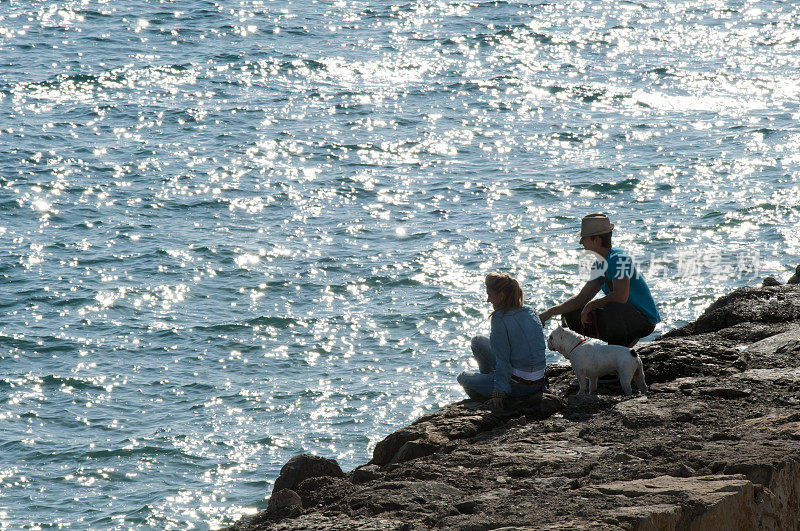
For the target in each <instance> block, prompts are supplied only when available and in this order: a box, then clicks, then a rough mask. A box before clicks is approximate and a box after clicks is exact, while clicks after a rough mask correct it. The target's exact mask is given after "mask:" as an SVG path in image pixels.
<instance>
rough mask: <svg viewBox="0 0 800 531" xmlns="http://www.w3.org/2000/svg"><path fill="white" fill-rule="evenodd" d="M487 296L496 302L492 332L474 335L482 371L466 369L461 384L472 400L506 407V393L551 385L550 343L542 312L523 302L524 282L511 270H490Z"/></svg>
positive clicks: (523, 392) (520, 393) (508, 395)
mask: <svg viewBox="0 0 800 531" xmlns="http://www.w3.org/2000/svg"><path fill="white" fill-rule="evenodd" d="M486 295H487V301H486V302H491V303H492V308H493V310H494V311H493V312H492V314H491V316H490V319H491V322H492V331H491V334H490V335H489V337H488V338H487V337H485V336H475V337H473V338H472V354H473V356H475V359H476V360H477V361H478V370H479V371H480V372H478V373H469V372H463V373H461V374H460V375H459V376H458V383H460V384H461V386H462V387H464V390H465V391H466V392H467V394H468V395H469V397H470V398H472V399H473V400H486V399H487V398H489V401H488V402H487V403H488V404H489V405H491V406H492V408H495V409H497V408H502V407H503V398H517V397H524V396H528V395H533V394H536V393H540V392H542V391H543V390H545V389H546V388H547V381H546V379H545V375H544V370H545V365H546V362H545V344H544V332H543V331H542V323H541V321H539V315H538V314H537V313H536V312H535V311H534V310H533V309H532V308H531V307H530V306H523V305H522V303H523V298H524V295H523V293H522V288H521V287H520V285H519V282H517V280H516V279H515V278H514V277H511V276H510V275H508V274H506V273H489V274H488V275H486Z"/></svg>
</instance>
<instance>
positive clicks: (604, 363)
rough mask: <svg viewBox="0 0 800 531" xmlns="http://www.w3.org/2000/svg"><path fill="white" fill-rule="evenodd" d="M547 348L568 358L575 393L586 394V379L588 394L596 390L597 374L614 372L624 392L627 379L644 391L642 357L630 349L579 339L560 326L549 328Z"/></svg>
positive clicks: (627, 392)
mask: <svg viewBox="0 0 800 531" xmlns="http://www.w3.org/2000/svg"><path fill="white" fill-rule="evenodd" d="M547 348H549V349H550V350H556V351H558V352H560V353H561V355H562V356H564V357H565V358H567V359H568V360H569V362H570V364H571V365H572V370H573V371H575V376H577V377H578V385H580V391H578V395H584V394H586V384H587V380H588V384H589V394H592V393H594V392H595V391H596V390H597V377H598V376H603V375H604V374H608V373H611V372H614V371H617V374H618V375H619V384H620V385H621V386H622V390H623V391H624V392H625V395H630V394H631V379H633V380H634V381H635V382H636V386H637V387H638V388H639V390H640V391H641V392H642V393H646V392H647V384H646V383H645V381H644V369H643V367H642V359H641V358H640V357H639V356H638V355H637V354H636V351H635V350H633V349H629V348H628V347H621V346H619V345H606V344H605V343H603V342H601V341H598V340H597V339H592V338H583V337H582V336H581V335H580V334H576V333H575V332H573V331H572V330H568V329H565V328H562V327H561V326H559V327H558V328H556V329H555V330H553V333H552V334H550V337H548V338H547Z"/></svg>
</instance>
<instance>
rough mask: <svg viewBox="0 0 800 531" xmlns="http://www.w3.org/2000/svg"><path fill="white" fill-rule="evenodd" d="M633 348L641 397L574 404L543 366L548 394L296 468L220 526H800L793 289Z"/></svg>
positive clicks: (560, 378)
mask: <svg viewBox="0 0 800 531" xmlns="http://www.w3.org/2000/svg"><path fill="white" fill-rule="evenodd" d="M637 351H638V352H639V353H640V355H641V356H642V359H643V361H644V366H645V376H646V378H647V382H648V384H649V385H650V388H651V391H650V393H649V394H648V395H647V396H634V397H632V398H625V397H623V396H621V393H620V389H619V386H618V385H607V386H601V387H600V389H599V394H598V395H597V396H595V397H589V398H586V399H583V400H580V399H577V398H576V397H575V396H574V393H575V391H576V389H574V388H572V387H571V385H570V383H571V381H572V378H573V375H572V371H571V369H570V367H569V365H565V364H556V365H551V366H550V367H549V368H548V374H549V377H550V381H551V384H552V385H551V388H552V391H553V392H552V394H550V393H546V394H544V395H543V396H541V397H538V398H535V399H532V400H528V401H518V402H515V403H511V404H508V405H507V408H506V410H505V411H503V412H501V413H493V412H492V411H490V410H488V409H486V408H485V407H484V406H482V405H481V404H478V403H475V402H471V401H467V400H465V401H463V402H459V403H456V404H453V405H451V406H448V407H446V408H444V409H442V410H440V411H438V412H436V413H433V414H431V415H427V416H425V417H422V418H420V419H418V420H417V421H415V422H414V423H413V424H411V425H410V426H408V427H406V428H403V429H401V430H398V431H397V432H395V433H393V434H391V435H389V436H388V437H387V438H386V439H384V440H383V441H381V442H380V443H379V444H378V445H377V446H376V447H375V451H374V453H373V458H372V460H371V461H370V463H368V464H366V465H364V466H361V467H359V468H357V469H356V470H354V471H352V472H350V473H347V474H344V473H342V472H341V470H339V469H338V465H335V462H331V461H330V460H321V458H309V459H310V461H309V462H310V463H311V465H309V466H312V467H315V468H314V470H313V473H309V472H308V471H307V470H306V469H305V468H303V467H299V468H298V467H297V466H294V465H298V463H299V462H298V461H297V459H298V458H297V457H296V458H293V460H292V461H294V465H293V466H292V467H290V472H291V474H292V479H291V481H290V480H289V479H284V480H281V486H282V488H281V489H277V488H276V490H275V492H274V493H273V498H274V500H270V508H268V509H267V510H266V511H264V512H262V513H260V514H258V515H256V516H255V517H251V518H245V519H242V520H241V521H239V522H237V523H236V524H235V525H234V526H232V527H231V528H230V529H232V530H242V531H243V530H248V531H252V530H258V529H284V530H289V529H424V528H431V527H440V528H447V529H462V530H482V529H497V528H503V527H505V528H513V529H528V528H529V529H540V530H541V529H550V530H555V529H664V530H670V529H704V530H705V529H785V530H797V529H800V524H798V522H800V286H798V285H785V286H770V287H762V288H743V289H739V290H736V291H734V292H732V293H730V294H729V295H727V296H725V297H722V298H721V299H719V300H718V301H716V302H715V303H713V304H712V305H711V306H710V307H709V308H708V310H706V312H705V313H704V314H703V315H701V316H700V317H699V318H698V319H697V321H695V322H693V323H690V324H688V325H686V326H684V327H682V328H679V329H677V330H674V331H671V332H669V333H667V334H665V335H664V336H662V337H661V338H659V339H657V340H655V341H653V342H652V343H649V344H647V345H644V346H643V347H642V348H639V349H637ZM292 461H290V463H287V467H288V466H289V465H290V464H291V463H292ZM282 477H283V473H282ZM284 483H285V485H284ZM276 486H277V483H276Z"/></svg>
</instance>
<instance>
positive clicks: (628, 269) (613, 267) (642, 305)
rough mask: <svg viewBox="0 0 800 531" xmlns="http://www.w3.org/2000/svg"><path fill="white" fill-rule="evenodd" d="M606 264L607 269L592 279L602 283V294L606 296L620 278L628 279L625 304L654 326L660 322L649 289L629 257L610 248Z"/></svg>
mask: <svg viewBox="0 0 800 531" xmlns="http://www.w3.org/2000/svg"><path fill="white" fill-rule="evenodd" d="M605 260H606V262H605V263H606V264H607V265H608V267H607V268H606V270H605V273H604V274H603V275H602V276H599V277H595V275H592V278H593V279H594V280H595V281H596V282H602V286H601V289H602V290H603V293H604V294H606V295H608V294H609V293H611V290H612V288H613V283H614V280H616V279H620V278H630V279H631V285H630V288H629V289H628V301H627V302H626V303H625V304H630V305H632V306H634V307H635V308H636V309H638V310H639V311H640V312H642V313H643V314H644V315H645V316H647V320H648V321H650V322H651V323H653V324H655V323H658V322H660V321H661V315H660V314H659V313H658V308H657V307H656V301H654V300H653V296H652V295H651V294H650V288H648V287H647V283H646V282H645V281H644V277H643V276H642V273H641V272H640V271H639V269H638V268H637V267H636V264H635V263H634V261H633V259H632V258H631V256H630V255H629V254H628V253H626V252H625V251H623V250H622V249H617V248H616V247H612V248H611V250H610V251H608V254H607V255H606V258H605Z"/></svg>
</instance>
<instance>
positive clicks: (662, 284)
mask: <svg viewBox="0 0 800 531" xmlns="http://www.w3.org/2000/svg"><path fill="white" fill-rule="evenodd" d="M798 120H800V7H798V4H797V3H796V2H785V1H759V0H752V1H745V0H738V1H737V0H731V1H726V2H720V1H716V0H714V1H710V0H708V1H705V0H692V1H675V0H644V1H620V0H614V1H612V0H564V1H560V0H559V1H535V2H525V1H482V0H480V1H472V2H467V1H453V0H445V1H427V0H426V1H412V2H408V1H350V0H339V1H315V0H309V1H302V2H299V1H287V0H274V1H272V0H264V1H260V0H259V1H256V0H239V1H233V0H216V1H212V0H174V1H168V0H150V1H144V0H136V1H133V0H113V1H111V0H106V1H97V0H81V1H79V0H74V1H61V2H57V1H49V0H48V1H37V2H34V1H20V0H4V1H3V2H0V209H1V210H0V212H2V217H0V427H1V428H2V429H1V430H0V526H2V527H4V528H9V529H17V528H26V527H27V528H40V527H41V528H46V527H71V528H74V529H87V528H92V529H105V528H131V527H142V528H156V529H186V528H192V527H196V528H200V529H206V528H209V527H211V528H213V527H219V526H222V525H225V524H230V523H232V522H234V521H235V520H236V519H237V518H238V517H240V516H241V515H243V514H248V513H252V512H254V511H256V510H258V509H261V508H264V507H265V505H266V502H265V498H266V497H267V496H268V494H269V492H270V490H271V488H272V483H273V481H274V479H275V478H276V477H277V474H278V472H279V470H280V467H281V466H282V465H283V464H284V463H285V462H286V461H287V460H288V459H289V458H290V457H291V456H293V455H295V454H298V453H301V452H307V453H313V454H318V455H323V456H326V457H331V458H335V459H337V460H338V461H339V463H340V464H341V465H342V467H343V468H344V469H346V470H347V469H352V468H353V467H355V466H357V465H358V464H361V463H364V462H366V461H367V460H368V459H369V457H370V453H371V450H372V448H373V447H374V445H375V444H376V442H377V441H379V440H381V439H382V438H383V437H385V436H386V435H388V434H389V433H391V432H392V431H393V430H395V429H397V428H399V427H401V426H404V425H406V424H407V423H409V422H410V421H412V420H413V419H414V418H415V417H417V416H419V415H421V414H423V413H425V412H429V411H432V410H436V409H437V408H439V407H441V406H443V405H445V404H448V403H450V402H453V401H456V400H459V399H461V398H463V397H464V395H463V393H462V391H461V390H460V389H459V387H458V386H457V384H456V383H455V376H456V375H457V374H458V373H459V372H461V371H462V370H464V369H466V368H468V367H469V366H470V364H471V361H470V353H469V347H468V345H469V338H470V337H471V336H472V335H474V334H476V333H487V332H488V320H487V317H488V313H489V305H488V304H487V303H486V302H485V293H484V292H483V285H482V280H483V276H484V275H485V274H486V273H487V272H489V271H508V272H511V273H512V274H514V275H516V276H517V277H518V278H519V279H520V280H521V282H522V285H523V287H524V289H525V291H526V297H527V299H526V300H527V302H528V303H529V304H531V305H532V306H534V307H535V308H537V309H540V310H543V309H545V308H546V307H548V306H549V305H552V304H555V303H557V302H560V301H563V300H564V299H565V298H567V297H568V296H570V295H572V294H574V293H576V292H577V291H578V290H579V289H580V287H581V286H582V284H583V282H584V280H585V279H584V278H583V277H582V276H581V266H580V260H581V254H580V252H579V251H580V247H579V245H578V238H577V236H576V233H577V231H578V228H579V225H580V218H581V217H582V216H583V215H585V214H589V213H593V212H606V213H608V214H609V215H610V216H611V218H612V221H613V222H614V223H615V224H616V227H617V228H616V230H615V235H614V238H615V245H618V246H620V247H622V248H625V249H626V250H628V251H629V252H630V253H631V254H632V255H633V256H634V257H635V258H636V259H637V261H638V263H639V267H640V270H641V271H642V273H643V274H644V275H645V278H646V280H647V282H648V283H649V285H650V288H651V290H652V292H653V294H654V296H655V298H656V300H657V301H658V304H659V308H660V310H661V314H662V316H663V322H662V323H660V324H659V325H658V327H657V329H656V332H655V334H654V336H655V335H658V334H659V333H661V332H663V331H666V330H668V329H671V328H673V327H675V326H679V325H681V324H683V323H686V322H688V321H690V320H692V319H694V318H696V317H697V316H698V314H699V313H700V312H701V311H702V310H703V308H704V307H705V306H707V305H708V304H709V303H710V302H711V301H712V300H713V299H714V298H715V297H717V296H719V295H721V294H723V293H726V292H728V291H729V290H731V289H734V288H737V287H740V286H745V285H754V284H759V283H760V281H761V278H762V277H763V276H765V275H775V276H778V277H780V278H782V279H783V280H785V279H786V278H787V277H788V276H789V274H790V270H791V269H792V268H793V266H794V265H796V264H797V263H800V185H799V184H798V180H799V177H800V128H799V127H798ZM549 326H552V323H550V324H549ZM654 336H653V337H654ZM548 359H549V360H550V361H556V360H557V359H558V356H557V354H555V353H548ZM473 367H474V365H473Z"/></svg>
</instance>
